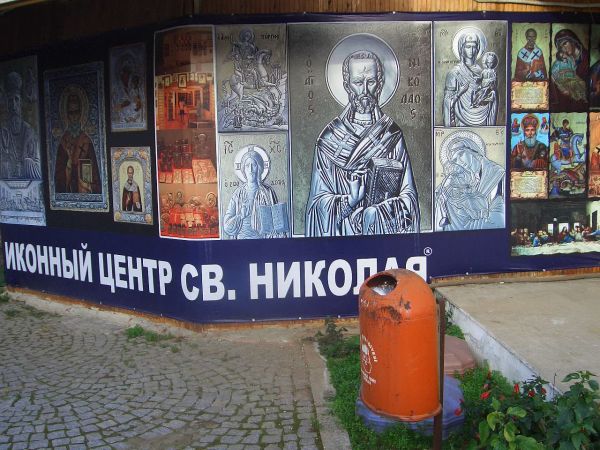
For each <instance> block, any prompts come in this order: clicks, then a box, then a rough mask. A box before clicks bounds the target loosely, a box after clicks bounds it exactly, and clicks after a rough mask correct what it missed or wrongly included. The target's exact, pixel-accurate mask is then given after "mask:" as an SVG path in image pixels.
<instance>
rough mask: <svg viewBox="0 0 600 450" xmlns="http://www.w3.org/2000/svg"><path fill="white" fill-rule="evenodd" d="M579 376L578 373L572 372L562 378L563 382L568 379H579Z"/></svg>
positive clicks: (566, 381)
mask: <svg viewBox="0 0 600 450" xmlns="http://www.w3.org/2000/svg"><path fill="white" fill-rule="evenodd" d="M580 378H581V377H580V376H579V373H577V372H573V373H570V374H569V375H567V376H566V377H565V378H564V379H563V383H568V382H569V381H572V380H579V379H580Z"/></svg>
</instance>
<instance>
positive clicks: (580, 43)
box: [550, 23, 590, 111]
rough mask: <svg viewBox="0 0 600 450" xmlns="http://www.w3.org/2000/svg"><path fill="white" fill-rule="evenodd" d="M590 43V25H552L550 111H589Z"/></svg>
mask: <svg viewBox="0 0 600 450" xmlns="http://www.w3.org/2000/svg"><path fill="white" fill-rule="evenodd" d="M588 41H589V31H588V25H587V24H574V23H570V24H561V23H554V24H552V52H553V54H552V66H551V67H550V110H551V111H585V110H586V109H587V107H588V99H587V95H588V88H587V84H586V83H587V80H588V71H589V67H590V65H589V64H590V59H589V52H588Z"/></svg>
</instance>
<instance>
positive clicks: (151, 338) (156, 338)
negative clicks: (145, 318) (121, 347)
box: [125, 325, 175, 342]
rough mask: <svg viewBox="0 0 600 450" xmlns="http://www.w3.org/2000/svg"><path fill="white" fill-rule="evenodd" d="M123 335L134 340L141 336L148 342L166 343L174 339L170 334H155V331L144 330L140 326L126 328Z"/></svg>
mask: <svg viewBox="0 0 600 450" xmlns="http://www.w3.org/2000/svg"><path fill="white" fill-rule="evenodd" d="M125 334H126V335H127V339H135V338H138V337H140V336H143V337H144V339H146V341H148V342H160V341H166V340H169V339H173V338H174V337H175V336H173V335H172V334H171V333H157V332H155V331H150V330H146V329H144V327H142V326H140V325H136V326H134V327H131V328H127V330H125Z"/></svg>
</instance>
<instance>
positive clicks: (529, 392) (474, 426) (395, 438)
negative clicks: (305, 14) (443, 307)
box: [316, 319, 600, 450]
mask: <svg viewBox="0 0 600 450" xmlns="http://www.w3.org/2000/svg"><path fill="white" fill-rule="evenodd" d="M325 327H326V329H325V332H324V333H318V334H317V336H316V338H317V340H318V342H319V348H320V350H321V352H322V353H323V355H325V356H326V358H327V367H328V369H329V373H330V375H331V382H332V384H333V386H334V387H335V390H336V395H335V397H334V398H333V399H332V402H331V409H332V411H333V412H334V414H335V415H336V416H337V417H338V418H339V419H340V422H341V423H342V424H343V426H344V427H345V428H346V430H347V431H348V435H349V437H350V442H351V443H352V448H353V449H355V450H356V449H361V450H363V449H364V450H367V449H378V450H379V449H385V450H400V449H410V450H412V449H428V448H431V438H429V437H424V436H421V435H419V434H418V433H415V432H413V431H412V430H409V429H407V428H406V427H403V426H402V425H397V426H395V427H392V428H390V429H388V430H387V431H386V432H385V433H382V434H377V433H375V432H374V431H372V430H370V429H369V428H367V427H366V426H365V425H364V424H363V422H362V419H361V418H360V417H359V416H357V415H356V412H355V408H356V399H357V398H358V394H359V389H360V351H359V337H358V336H351V337H345V336H344V334H343V333H344V332H345V331H346V330H345V329H344V328H343V327H338V326H337V325H336V324H335V322H334V321H333V320H330V319H328V320H327V321H326V324H325ZM593 376H594V375H593V374H591V373H590V372H587V371H580V372H575V373H572V374H569V375H568V376H567V377H566V378H565V379H564V380H563V381H565V382H570V381H573V382H574V383H573V384H572V385H571V387H570V389H569V390H568V391H567V392H565V393H564V394H563V395H560V396H557V397H555V398H554V399H553V400H552V401H547V400H546V390H545V388H544V385H546V384H547V382H546V381H545V380H543V379H541V378H539V377H536V378H532V379H530V380H527V381H525V382H522V383H516V384H511V383H509V382H508V381H507V380H506V379H505V378H504V377H503V376H502V375H501V374H500V373H498V372H496V371H490V370H488V369H487V368H480V367H479V368H475V369H473V370H469V371H467V372H466V373H465V374H464V375H460V376H458V379H459V380H460V382H461V388H462V390H463V397H464V401H463V404H462V408H460V410H457V411H456V413H457V414H461V413H464V414H465V423H464V426H463V428H462V430H460V431H459V432H457V433H454V434H452V435H450V437H449V438H448V439H447V440H446V441H445V442H444V449H449V450H458V449H469V450H471V449H492V450H494V449H497V450H537V449H556V450H593V449H600V437H599V432H600V410H599V403H598V399H599V390H598V382H597V381H596V380H594V379H592V377H593Z"/></svg>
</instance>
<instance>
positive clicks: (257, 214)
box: [219, 133, 291, 239]
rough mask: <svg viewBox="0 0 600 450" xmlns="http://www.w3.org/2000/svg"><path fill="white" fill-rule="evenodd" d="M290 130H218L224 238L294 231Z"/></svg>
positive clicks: (274, 235)
mask: <svg viewBox="0 0 600 450" xmlns="http://www.w3.org/2000/svg"><path fill="white" fill-rule="evenodd" d="M288 155H289V152H288V145H287V135H286V134H283V133H274V134H270V133H260V134H237V133H236V134H221V135H219V170H220V174H219V184H220V192H221V199H222V200H221V225H222V236H223V239H266V238H281V237H289V236H290V231H291V227H290V215H289V214H290V210H289V200H288V199H289V177H288Z"/></svg>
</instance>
